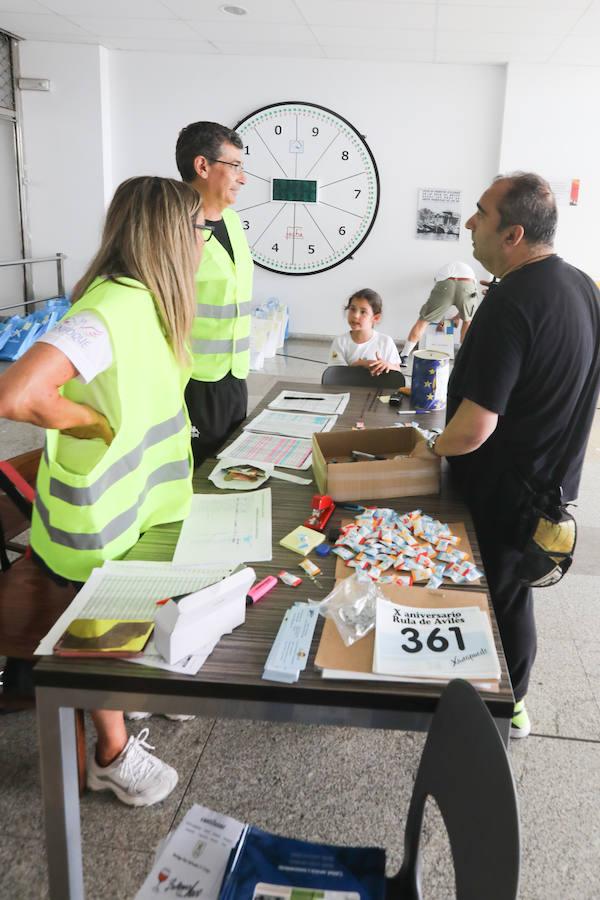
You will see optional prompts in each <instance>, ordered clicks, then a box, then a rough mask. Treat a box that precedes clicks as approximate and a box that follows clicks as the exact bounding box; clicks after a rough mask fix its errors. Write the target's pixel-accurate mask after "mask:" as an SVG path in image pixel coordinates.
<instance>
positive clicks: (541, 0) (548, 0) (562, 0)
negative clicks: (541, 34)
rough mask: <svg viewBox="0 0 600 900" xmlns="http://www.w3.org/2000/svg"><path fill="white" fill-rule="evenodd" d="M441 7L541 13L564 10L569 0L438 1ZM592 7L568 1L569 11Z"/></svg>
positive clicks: (582, 0) (580, 0) (580, 1)
mask: <svg viewBox="0 0 600 900" xmlns="http://www.w3.org/2000/svg"><path fill="white" fill-rule="evenodd" d="M438 3H439V5H440V6H471V7H473V6H481V7H482V8H486V7H490V6H499V5H502V6H510V7H513V8H517V9H528V10H529V9H533V10H537V11H538V12H539V13H544V12H546V11H547V10H551V9H558V10H562V9H564V8H565V6H567V0H502V3H501V4H499V3H498V0H438ZM589 5H590V0H568V6H569V9H571V10H574V11H578V12H583V10H584V9H585V8H586V7H587V6H589Z"/></svg>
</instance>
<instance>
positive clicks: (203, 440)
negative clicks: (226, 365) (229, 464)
mask: <svg viewBox="0 0 600 900" xmlns="http://www.w3.org/2000/svg"><path fill="white" fill-rule="evenodd" d="M185 402H186V403H187V408H188V412H189V414H190V419H191V420H192V452H193V454H194V466H199V465H200V463H202V462H204V460H205V459H208V458H209V457H210V456H214V455H215V453H216V452H217V451H218V450H219V449H220V448H221V447H222V446H223V444H224V443H225V441H226V440H227V438H228V437H229V435H230V434H231V433H232V432H233V431H235V429H236V428H237V427H238V425H239V424H240V423H241V422H243V421H244V419H245V418H246V414H247V411H248V386H247V384H246V381H245V380H244V379H242V378H235V377H234V376H233V375H232V374H231V372H228V373H227V375H226V376H225V377H224V378H221V380H220V381H196V379H195V378H192V379H191V381H190V382H189V383H188V386H187V387H186V389H185ZM194 429H196V430H197V432H198V433H197V434H196V431H194Z"/></svg>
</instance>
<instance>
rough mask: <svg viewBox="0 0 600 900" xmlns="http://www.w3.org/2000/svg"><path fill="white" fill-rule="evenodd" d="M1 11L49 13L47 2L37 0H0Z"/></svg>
mask: <svg viewBox="0 0 600 900" xmlns="http://www.w3.org/2000/svg"><path fill="white" fill-rule="evenodd" d="M0 12H19V13H47V12H48V10H47V9H46V4H42V3H38V2H37V0H0Z"/></svg>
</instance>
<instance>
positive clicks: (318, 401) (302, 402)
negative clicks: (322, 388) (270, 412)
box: [269, 391, 350, 416]
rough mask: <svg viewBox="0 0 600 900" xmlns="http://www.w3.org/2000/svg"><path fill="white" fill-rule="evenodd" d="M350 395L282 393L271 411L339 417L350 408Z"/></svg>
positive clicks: (272, 405) (273, 403)
mask: <svg viewBox="0 0 600 900" xmlns="http://www.w3.org/2000/svg"><path fill="white" fill-rule="evenodd" d="M349 400H350V394H349V393H345V394H321V393H319V392H318V391H282V392H281V393H280V394H279V395H278V396H277V397H275V399H274V400H272V401H271V403H269V409H281V410H298V411H299V412H313V413H322V414H323V415H326V416H328V415H335V416H339V415H340V414H341V413H343V412H344V410H345V409H346V407H347V406H348V401H349Z"/></svg>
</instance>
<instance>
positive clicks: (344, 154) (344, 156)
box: [342, 150, 349, 159]
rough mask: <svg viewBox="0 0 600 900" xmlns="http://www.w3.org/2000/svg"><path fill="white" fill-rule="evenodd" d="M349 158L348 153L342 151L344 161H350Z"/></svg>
mask: <svg viewBox="0 0 600 900" xmlns="http://www.w3.org/2000/svg"><path fill="white" fill-rule="evenodd" d="M348 156H349V154H348V151H347V150H342V159H348Z"/></svg>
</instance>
